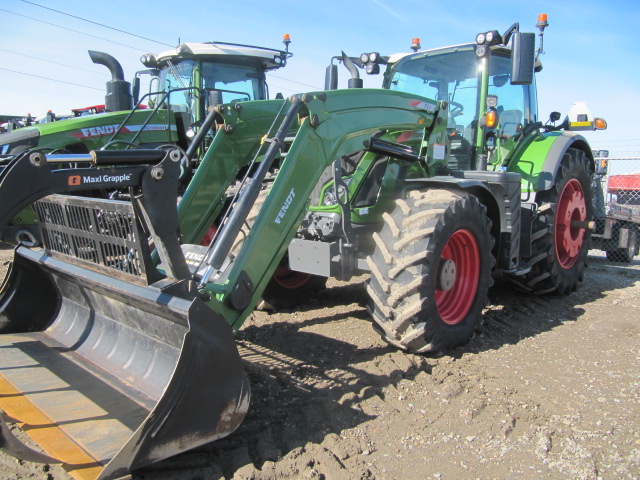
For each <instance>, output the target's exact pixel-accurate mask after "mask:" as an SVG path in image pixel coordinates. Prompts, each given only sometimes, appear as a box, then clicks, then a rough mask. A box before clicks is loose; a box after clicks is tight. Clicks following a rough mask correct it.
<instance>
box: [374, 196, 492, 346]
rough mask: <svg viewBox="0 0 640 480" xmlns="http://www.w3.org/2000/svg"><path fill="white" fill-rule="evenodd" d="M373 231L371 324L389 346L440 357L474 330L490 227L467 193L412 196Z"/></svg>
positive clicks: (487, 267)
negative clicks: (438, 354) (377, 232)
mask: <svg viewBox="0 0 640 480" xmlns="http://www.w3.org/2000/svg"><path fill="white" fill-rule="evenodd" d="M384 222H385V223H384V226H383V228H382V230H381V231H380V233H379V234H374V240H375V243H376V248H375V251H374V253H373V255H371V256H370V257H368V258H367V262H368V264H369V267H370V269H371V278H370V280H369V281H368V284H367V291H368V293H369V296H370V298H371V303H370V306H369V310H370V312H371V314H372V316H373V320H374V326H375V327H376V329H377V330H378V331H379V332H380V334H381V335H382V337H383V338H384V339H385V340H386V341H387V342H389V343H390V344H392V345H395V346H397V347H399V348H401V349H403V350H408V351H410V352H415V353H423V352H434V353H442V352H444V351H446V350H449V349H451V348H453V347H456V346H458V345H460V344H463V343H465V342H467V341H468V340H469V339H470V338H471V337H472V336H473V334H474V332H475V330H476V328H477V327H478V326H479V324H480V321H481V318H482V309H483V308H484V307H485V306H486V305H487V303H488V299H487V292H488V289H489V287H490V286H491V285H492V283H493V281H492V278H491V269H492V268H493V265H494V263H495V261H494V258H493V255H492V254H491V250H492V247H493V243H494V240H493V237H492V236H491V222H490V221H489V219H488V218H487V215H486V210H485V207H484V206H483V205H482V204H481V203H480V202H479V201H478V199H477V198H476V197H474V196H472V195H466V194H464V193H455V192H451V191H448V190H439V189H438V190H436V189H434V190H428V191H424V192H420V191H414V192H411V193H410V195H409V196H408V197H407V198H406V199H399V200H397V201H396V206H395V208H394V209H393V210H392V211H391V212H390V213H388V214H385V215H384Z"/></svg>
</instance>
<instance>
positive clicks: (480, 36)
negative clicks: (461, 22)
mask: <svg viewBox="0 0 640 480" xmlns="http://www.w3.org/2000/svg"><path fill="white" fill-rule="evenodd" d="M485 40H486V35H485V34H484V33H479V34H478V35H476V43H477V44H478V45H482V44H483V43H484V42H485Z"/></svg>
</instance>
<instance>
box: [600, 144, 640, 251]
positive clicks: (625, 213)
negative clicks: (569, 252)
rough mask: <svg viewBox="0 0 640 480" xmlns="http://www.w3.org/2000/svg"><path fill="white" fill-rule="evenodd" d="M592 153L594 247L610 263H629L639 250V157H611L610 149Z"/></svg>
mask: <svg viewBox="0 0 640 480" xmlns="http://www.w3.org/2000/svg"><path fill="white" fill-rule="evenodd" d="M593 153H594V157H596V158H595V160H596V172H595V176H594V180H593V200H594V207H595V208H594V220H595V230H594V232H593V233H592V235H591V248H592V249H597V250H603V251H605V252H606V254H607V259H608V260H610V261H614V262H622V263H630V262H631V261H632V260H633V258H634V257H635V256H636V255H638V250H639V248H640V156H637V157H634V156H629V157H609V152H608V151H607V150H595V151H594V152H593Z"/></svg>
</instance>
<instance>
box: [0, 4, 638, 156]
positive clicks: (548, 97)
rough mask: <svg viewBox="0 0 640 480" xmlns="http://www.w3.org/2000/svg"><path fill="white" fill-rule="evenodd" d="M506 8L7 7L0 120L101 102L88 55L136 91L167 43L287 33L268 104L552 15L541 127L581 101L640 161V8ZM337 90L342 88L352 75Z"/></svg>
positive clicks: (603, 136)
mask: <svg viewBox="0 0 640 480" xmlns="http://www.w3.org/2000/svg"><path fill="white" fill-rule="evenodd" d="M38 5H41V6H38ZM504 5H505V4H504V2H495V1H492V0H487V1H485V2H477V1H471V0H458V1H456V2H446V1H444V2H443V1H431V0H393V1H392V0H342V1H338V0H325V1H324V2H305V1H295V0H280V1H276V2H272V3H268V2H264V1H257V0H244V1H241V2H240V1H236V2H229V1H227V0H225V1H219V0H208V1H201V0H185V1H182V2H175V1H171V2H170V1H165V0H156V1H154V2H132V1H130V0H109V1H108V2H77V1H73V0H29V1H28V2H27V1H24V0H13V1H11V2H9V1H6V0H5V1H0V21H1V24H2V26H3V27H2V39H3V41H2V43H1V44H0V79H1V84H0V86H1V88H0V113H2V114H16V115H22V114H26V113H27V112H29V113H31V114H32V115H35V116H41V115H44V114H45V113H46V111H47V110H48V109H52V110H53V111H54V112H56V113H59V114H65V113H69V112H70V110H71V108H77V107H83V106H88V105H94V104H101V103H104V88H105V82H106V81H107V80H109V79H110V75H109V73H108V71H107V69H106V68H104V67H102V66H99V65H94V64H92V63H91V61H90V59H89V56H88V54H87V50H89V49H91V50H99V51H104V52H107V53H109V54H111V55H113V56H115V57H116V58H117V59H118V60H119V61H120V63H121V64H122V66H123V68H124V71H125V77H126V78H127V79H128V80H130V79H131V78H132V77H133V75H134V73H135V71H136V70H139V69H142V68H143V67H142V65H141V64H140V62H139V57H140V55H141V54H142V53H146V52H156V53H157V52H160V51H163V50H167V49H169V47H167V46H166V45H163V44H169V45H172V46H173V45H176V44H178V42H179V41H181V42H185V41H195V42H202V41H227V42H236V43H247V44H253V45H261V46H265V47H271V48H281V47H282V46H283V45H282V34H283V33H289V34H290V35H291V38H292V44H291V47H290V49H291V51H292V52H293V53H294V56H293V58H292V59H291V60H290V61H289V65H288V66H287V67H286V68H285V69H282V70H279V71H277V72H275V74H273V75H270V79H269V80H270V81H269V83H270V86H271V92H272V94H274V93H275V92H282V93H283V94H284V95H285V96H286V95H290V94H292V93H296V92H300V91H305V90H317V89H321V88H322V87H323V85H324V71H325V68H326V66H327V64H328V63H329V60H330V58H331V57H332V56H334V55H338V54H339V53H340V51H341V50H344V51H346V52H347V53H348V54H350V55H352V56H357V55H359V54H360V53H362V52H371V51H379V52H381V53H383V54H391V53H397V52H406V51H409V46H410V44H411V39H412V38H413V37H420V39H421V42H422V47H423V48H435V47H438V46H446V45H452V44H458V43H466V42H471V41H473V40H474V38H475V35H476V34H477V33H478V32H481V31H487V30H492V29H496V30H498V31H500V32H503V31H504V30H506V29H507V28H508V27H509V26H510V25H511V24H512V23H514V22H520V29H521V31H532V32H537V29H536V28H535V23H536V20H537V15H538V14H539V13H547V14H548V17H549V27H548V28H547V29H546V31H545V40H544V49H545V55H543V56H542V63H543V65H544V69H543V71H542V72H541V73H540V74H539V75H538V97H539V112H540V116H541V118H547V116H548V114H549V112H551V111H552V110H557V111H560V112H561V113H562V114H563V116H564V114H566V112H567V110H568V109H569V107H570V106H571V105H572V104H573V103H574V102H576V101H585V102H586V103H587V104H588V106H589V108H590V110H591V112H592V113H593V114H594V115H596V116H600V117H603V118H605V119H606V120H607V122H608V124H609V128H608V130H607V131H604V132H593V133H588V134H586V136H587V138H588V140H589V141H590V142H591V143H592V146H593V147H594V148H609V149H610V150H612V153H613V152H618V153H619V154H620V155H625V154H633V153H635V154H636V155H638V154H640V132H639V131H638V128H637V122H636V121H635V117H636V110H637V109H638V107H639V106H640V54H639V53H638V50H637V49H638V45H639V44H640V42H639V41H640V2H637V0H617V1H616V0H613V1H608V2H601V1H594V0H584V1H580V2H574V1H569V2H558V1H535V2H513V3H512V4H510V5H509V7H508V8H504ZM42 6H46V7H49V8H52V9H55V10H59V11H61V12H65V13H67V14H71V15H75V16H77V17H81V18H84V19H87V20H91V21H93V22H98V23H101V24H104V25H107V26H110V27H113V28H117V29H120V30H123V31H126V32H131V33H134V34H136V35H139V36H142V37H147V38H149V39H152V40H155V41H157V42H161V43H157V42H154V41H149V40H144V39H141V38H137V37H134V36H131V35H127V34H125V33H121V32H117V31H115V30H112V29H109V28H105V27H101V26H98V25H95V24H92V23H88V22H86V21H83V20H81V19H78V18H73V17H71V16H68V15H63V14H61V13H56V12H53V11H51V10H47V9H46V8H42ZM149 6H152V7H151V8H149ZM80 32H82V33H80ZM98 37H100V38H98ZM45 60H47V61H45ZM73 67H75V68H73ZM18 72H21V73H18ZM26 74H28V75H26ZM34 75H35V76H34ZM36 76H40V77H48V78H51V79H56V80H60V81H61V82H55V81H52V80H46V79H44V78H38V77H36ZM341 79H342V80H344V82H343V83H344V84H345V85H344V86H346V75H345V74H344V72H341ZM62 82H69V83H72V84H75V85H70V84H68V83H62ZM380 82H381V76H375V77H370V78H368V79H367V80H366V83H365V86H370V87H376V86H378V85H379V84H380Z"/></svg>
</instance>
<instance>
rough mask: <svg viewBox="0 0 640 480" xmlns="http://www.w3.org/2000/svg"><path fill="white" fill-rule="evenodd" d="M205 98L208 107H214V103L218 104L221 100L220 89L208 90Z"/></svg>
mask: <svg viewBox="0 0 640 480" xmlns="http://www.w3.org/2000/svg"><path fill="white" fill-rule="evenodd" d="M207 95H208V97H209V98H207V100H208V102H209V105H208V106H209V107H210V108H214V107H215V106H216V105H220V104H221V103H223V102H222V92H221V91H220V90H209V91H208V93H207Z"/></svg>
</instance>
